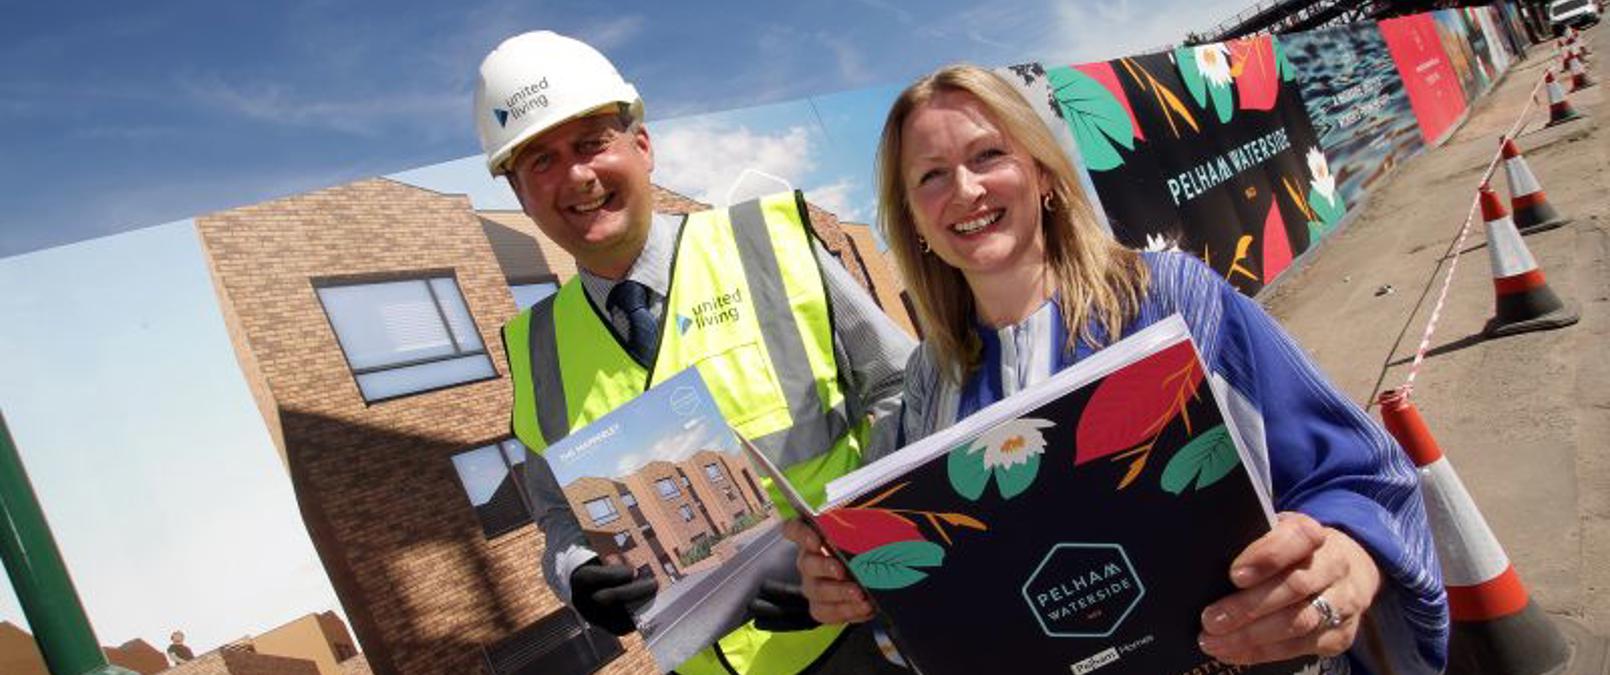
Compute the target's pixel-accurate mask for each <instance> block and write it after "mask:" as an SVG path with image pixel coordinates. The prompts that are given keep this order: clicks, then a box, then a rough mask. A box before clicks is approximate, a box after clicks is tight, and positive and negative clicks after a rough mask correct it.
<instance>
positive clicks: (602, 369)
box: [503, 192, 867, 675]
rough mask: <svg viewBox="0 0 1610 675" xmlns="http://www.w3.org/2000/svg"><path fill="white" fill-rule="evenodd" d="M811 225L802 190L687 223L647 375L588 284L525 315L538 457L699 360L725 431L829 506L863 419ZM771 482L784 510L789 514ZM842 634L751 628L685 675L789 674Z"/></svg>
mask: <svg viewBox="0 0 1610 675" xmlns="http://www.w3.org/2000/svg"><path fill="white" fill-rule="evenodd" d="M808 220H809V217H808V216H807V215H806V210H805V203H804V199H803V197H801V196H800V195H799V194H798V193H797V192H796V193H783V194H778V195H772V196H769V197H764V198H761V199H758V200H754V201H749V202H745V203H743V204H738V205H736V206H733V207H731V208H729V209H716V210H711V211H704V212H701V213H695V214H691V215H689V216H688V217H687V219H686V220H685V221H684V223H683V226H682V229H681V232H680V233H679V234H678V236H677V245H676V253H675V257H674V258H673V259H672V264H671V288H670V291H669V295H668V297H667V298H666V304H665V310H664V312H663V313H662V315H661V319H660V338H659V352H658V355H657V357H656V359H655V362H654V363H653V364H652V365H651V366H650V367H648V368H644V367H643V365H641V364H639V363H637V362H636V361H635V360H634V359H633V358H632V357H631V356H630V355H629V354H628V353H627V351H626V348H625V346H624V345H623V344H622V342H621V339H620V338H619V337H617V336H616V335H615V333H614V331H612V330H611V329H610V326H609V321H608V318H607V317H604V316H601V315H600V313H599V310H598V309H596V308H594V307H593V305H592V303H591V302H589V301H588V299H587V297H586V292H585V291H584V290H583V289H582V286H581V281H580V279H571V280H570V281H569V282H567V283H566V284H565V285H564V286H563V287H561V288H560V289H559V292H557V293H555V294H554V295H553V296H551V297H549V298H545V299H544V300H543V301H542V302H539V303H538V304H537V305H535V306H533V307H532V308H531V309H528V310H526V311H524V312H521V313H520V314H519V315H517V316H516V317H515V318H514V319H513V320H511V321H510V322H509V323H508V324H507V325H505V326H504V327H503V339H504V344H505V346H506V347H507V352H508V355H509V371H510V373H511V376H512V377H513V379H514V413H513V426H514V432H515V435H516V436H518V437H519V439H520V441H521V442H523V443H525V445H526V447H528V448H530V449H531V450H532V451H533V452H536V453H538V454H541V453H542V452H543V451H544V450H545V449H546V448H547V447H548V445H550V444H552V443H555V442H557V441H558V440H559V439H561V438H564V437H565V436H566V435H568V434H569V433H570V432H571V431H573V430H575V429H579V428H581V427H583V426H585V425H587V424H588V423H590V422H592V421H593V420H595V419H597V418H599V417H601V416H603V415H604V414H605V413H608V412H609V411H611V410H613V409H615V408H616V407H618V406H620V405H623V404H625V403H626V402H627V401H630V400H632V399H633V398H635V397H637V396H638V395H639V394H642V393H643V391H644V390H645V389H647V388H648V387H650V386H653V385H655V384H658V383H659V382H661V381H663V380H665V379H667V378H669V377H671V376H672V375H675V374H676V373H678V372H681V371H682V370H684V369H686V368H688V367H689V366H694V367H697V368H698V369H699V374H700V376H701V377H703V379H704V381H705V383H706V384H707V385H708V387H709V390H710V393H711V395H712V397H713V398H714V399H715V401H716V404H717V406H718V407H720V408H721V413H722V416H723V417H725V418H726V420H727V423H728V424H730V425H731V426H732V428H733V429H734V430H736V431H737V432H738V433H740V434H743V435H744V437H745V438H748V439H749V440H750V441H752V442H753V443H754V444H755V445H756V446H757V447H759V448H760V449H761V450H762V451H763V452H765V453H766V455H767V456H768V457H769V458H770V459H771V460H772V461H773V462H774V463H776V464H777V465H778V466H781V467H784V473H785V474H786V475H787V476H788V478H789V481H790V482H791V483H792V484H793V485H794V486H795V487H796V488H798V489H799V491H800V492H801V494H803V495H805V497H806V499H807V500H809V501H810V502H812V503H814V504H820V503H821V502H822V501H823V500H824V498H825V496H826V489H827V483H828V482H829V481H831V480H832V479H834V478H837V477H839V476H842V475H844V474H845V473H848V472H849V471H850V470H852V469H854V468H856V467H857V466H859V465H860V460H861V448H862V445H863V444H864V442H865V441H866V436H867V425H866V422H865V420H864V419H863V420H850V419H848V412H847V410H848V409H849V406H848V405H847V403H846V396H847V395H848V394H847V392H846V391H845V389H844V387H843V385H842V383H841V382H840V380H839V369H838V362H837V359H836V358H835V356H834V351H833V331H832V324H831V321H830V319H829V313H828V298H827V290H826V286H825V285H824V282H823V279H822V272H821V270H820V269H819V268H818V267H817V260H816V256H815V254H814V253H813V252H812V249H811V237H812V236H813V234H812V233H811V230H810V228H809V226H808V225H807V222H808ZM561 328H562V329H561ZM534 364H535V366H536V367H534ZM764 482H765V483H766V488H767V491H768V492H770V493H771V496H772V501H773V503H775V504H777V505H778V509H779V511H780V513H781V514H782V515H783V516H784V517H787V516H789V515H792V511H791V510H790V509H789V508H788V506H787V502H786V501H784V500H783V499H781V497H780V495H779V494H778V493H777V491H776V489H775V487H773V486H772V485H771V484H770V481H769V480H767V481H764ZM841 633H842V627H841V626H823V627H820V628H816V629H814V630H808V631H792V632H785V633H771V632H767V631H762V630H759V629H757V628H755V627H754V624H753V623H749V624H745V625H744V626H742V627H740V628H738V629H737V630H735V631H733V632H732V633H729V634H728V635H727V636H725V637H723V638H722V639H721V640H720V641H719V642H717V644H716V645H715V647H714V648H712V649H706V650H704V651H702V652H700V653H699V654H697V655H695V656H694V657H693V658H691V659H689V660H688V661H687V662H685V663H683V664H682V665H680V666H678V668H677V672H679V673H682V674H683V675H705V674H706V673H709V674H712V675H716V674H725V673H729V672H733V673H742V674H746V675H773V674H777V675H793V674H795V673H800V672H802V671H804V670H805V669H807V668H809V667H810V666H811V665H812V664H813V663H815V662H816V661H818V660H819V659H821V658H822V657H823V656H824V655H826V654H827V652H828V651H829V649H830V648H831V647H832V646H833V644H834V642H835V641H836V640H837V638H838V637H839V635H840V634H841Z"/></svg>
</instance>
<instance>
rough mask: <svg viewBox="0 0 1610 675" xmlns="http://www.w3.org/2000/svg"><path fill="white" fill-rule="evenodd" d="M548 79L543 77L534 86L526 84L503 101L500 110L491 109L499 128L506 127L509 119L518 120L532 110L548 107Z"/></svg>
mask: <svg viewBox="0 0 1610 675" xmlns="http://www.w3.org/2000/svg"><path fill="white" fill-rule="evenodd" d="M547 91H548V78H547V77H546V76H544V77H543V78H542V79H541V80H539V81H537V83H536V84H528V85H525V86H523V87H520V88H519V89H516V90H514V93H512V94H509V97H508V98H506V99H504V100H503V107H502V108H493V109H492V117H493V118H494V119H496V120H497V121H498V126H499V127H506V126H508V124H509V119H510V118H514V119H520V118H521V117H523V116H524V115H525V114H526V113H528V112H531V109H532V108H546V107H548V94H547Z"/></svg>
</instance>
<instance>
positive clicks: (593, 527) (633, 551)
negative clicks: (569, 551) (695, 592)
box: [563, 450, 773, 586]
mask: <svg viewBox="0 0 1610 675" xmlns="http://www.w3.org/2000/svg"><path fill="white" fill-rule="evenodd" d="M563 489H564V492H565V497H566V499H568V500H569V502H570V507H571V510H572V511H574V512H575V513H576V517H577V518H578V519H579V520H580V521H581V523H582V529H583V530H584V531H585V532H586V534H587V538H588V541H589V542H590V544H591V546H592V549H593V550H594V551H597V552H598V554H599V555H600V556H602V557H603V558H604V559H605V560H606V561H608V562H610V563H613V564H617V565H625V566H627V567H631V568H633V569H636V570H637V571H638V576H639V577H644V576H650V575H652V576H654V577H655V578H657V579H658V580H659V582H660V584H661V585H662V586H663V585H665V584H670V583H674V582H677V581H680V580H681V579H682V578H683V577H686V576H687V575H688V574H690V573H693V572H696V571H702V570H705V569H708V568H711V567H714V566H716V565H718V564H720V562H721V561H723V560H725V559H727V558H728V557H729V556H731V555H732V554H733V553H735V552H736V551H735V550H734V549H733V547H730V546H721V545H720V544H721V543H722V542H723V541H724V540H725V539H726V538H727V537H729V536H731V535H735V534H738V533H739V532H742V531H745V530H748V529H749V528H751V527H754V526H755V525H757V524H759V523H760V522H761V521H763V520H765V519H766V517H767V516H769V515H771V513H772V511H773V507H772V505H771V503H770V502H768V501H766V498H765V497H764V493H763V492H762V491H761V489H760V481H759V479H758V478H757V477H756V476H755V474H754V472H753V470H752V469H750V467H749V465H747V464H745V463H743V461H742V460H740V459H738V458H735V457H732V456H730V455H727V454H724V453H721V452H717V451H713V450H701V451H698V452H696V453H694V454H693V455H691V456H690V457H689V458H688V459H686V460H684V461H682V462H677V463H671V462H666V461H655V462H649V463H648V464H645V465H643V466H642V467H640V468H638V469H637V470H636V471H633V472H632V473H631V474H629V475H626V476H622V477H620V478H619V479H611V478H605V477H598V476H587V477H582V478H577V479H575V480H573V481H571V482H570V483H569V484H567V485H565V486H564V487H563Z"/></svg>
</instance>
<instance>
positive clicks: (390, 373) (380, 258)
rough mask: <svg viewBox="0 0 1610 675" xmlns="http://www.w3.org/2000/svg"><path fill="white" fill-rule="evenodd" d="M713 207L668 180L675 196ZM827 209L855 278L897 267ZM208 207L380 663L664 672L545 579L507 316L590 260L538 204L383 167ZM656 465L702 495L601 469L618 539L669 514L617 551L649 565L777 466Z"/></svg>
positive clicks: (356, 629)
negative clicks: (596, 625)
mask: <svg viewBox="0 0 1610 675" xmlns="http://www.w3.org/2000/svg"><path fill="white" fill-rule="evenodd" d="M702 208H705V206H704V205H702V204H699V203H697V202H694V201H692V200H689V199H687V198H685V197H682V196H680V195H677V194H675V193H672V192H670V191H667V190H663V189H659V188H656V193H655V209H656V211H657V212H660V213H664V214H673V215H674V214H682V213H687V212H690V211H693V210H698V209H702ZM812 213H813V215H814V216H815V222H814V223H813V225H814V226H815V227H816V228H817V230H818V232H819V233H820V234H821V238H822V240H823V241H824V242H825V243H826V245H827V247H828V248H829V249H830V250H831V251H833V254H834V256H835V257H836V258H838V259H839V260H840V261H842V262H844V263H845V264H847V265H849V266H851V271H852V275H853V276H854V277H855V278H856V279H858V280H860V281H862V282H863V283H867V282H868V280H869V279H872V278H874V277H875V276H878V275H876V274H872V273H869V272H868V270H867V269H866V267H865V260H866V259H868V258H874V257H876V256H879V254H878V253H877V252H876V251H875V250H860V249H859V248H858V247H857V242H856V240H855V239H854V238H853V237H852V236H847V235H846V233H845V232H843V231H841V229H840V228H839V225H838V221H837V219H836V218H833V217H832V214H829V213H827V212H825V211H821V210H820V209H815V208H813V209H812ZM195 225H196V230H197V232H198V235H199V237H200V240H201V243H202V248H203V250H204V252H205V254H206V257H207V264H208V268H209V272H210V274H211V277H212V280H213V284H214V287H215V290H216V292H217V294H218V298H219V305H220V309H221V313H222V316H223V319H224V323H225V325H226V327H227V329H228V332H229V336H230V340H231V342H232V343H233V346H234V348H235V353H236V357H237V360H238V362H239V365H240V367H241V370H242V372H243V374H244V376H245V379H246V381H247V384H248V386H249V388H250V389H251V391H252V394H253V396H254V399H255V401H256V403H257V406H258V409H259V412H260V413H261V414H262V416H263V419H264V421H265V424H266V426H267V429H268V432H269V435H270V437H271V438H272V440H273V442H274V444H275V446H276V448H277V450H278V451H279V452H280V454H281V459H282V460H283V461H284V462H285V465H286V467H287V470H288V472H289V475H290V477H291V483H292V486H293V488H294V490H295V493H296V496H297V508H298V509H299V511H300V514H301V517H302V520H303V522H304V524H305V526H306V527H307V530H308V533H309V535H310V537H311V539H312V541H313V544H314V547H315V549H316V550H317V552H318V554H319V556H320V560H321V562H322V563H323V567H324V569H325V572H326V574H327V575H328V577H329V579H330V582H331V585H332V586H333V587H334V588H335V590H336V594H337V596H338V598H339V599H340V601H341V604H342V607H343V609H344V610H345V612H346V614H347V616H348V618H349V619H350V621H351V628H352V631H353V633H354V635H355V636H356V638H357V641H358V643H359V645H360V646H361V647H362V650H363V653H364V654H363V656H364V657H365V658H366V660H367V662H368V664H369V667H370V668H372V669H373V671H374V672H376V673H455V674H457V673H475V672H490V673H535V672H541V673H554V674H562V673H588V672H602V673H649V672H653V671H654V668H653V664H652V661H651V660H650V659H649V657H648V654H647V652H646V650H644V649H642V646H641V641H640V640H639V639H638V638H637V637H636V636H628V637H626V638H621V639H616V638H614V637H612V636H609V635H607V634H604V633H602V632H600V631H596V630H590V629H588V628H587V627H586V626H585V625H583V624H582V623H580V622H579V621H578V620H577V618H576V616H575V613H574V612H571V611H568V610H566V609H564V607H563V605H562V603H560V601H559V600H558V598H556V597H555V596H554V595H553V594H552V592H550V591H549V589H548V588H547V585H546V584H545V583H544V582H543V580H542V574H541V568H540V562H539V561H540V560H541V557H542V547H543V541H542V535H541V533H540V532H538V531H537V529H536V527H535V526H534V525H533V524H532V523H531V520H530V516H529V511H528V507H527V500H526V497H525V495H524V494H523V485H522V483H521V480H520V475H521V473H520V472H521V471H522V470H523V466H524V461H525V457H526V455H527V453H528V451H527V450H526V449H525V448H524V447H522V446H521V444H520V443H519V442H517V441H516V440H514V439H513V438H512V436H511V434H510V430H509V419H508V415H509V413H508V411H509V408H510V404H511V392H510V389H509V381H508V373H507V367H506V365H505V358H504V348H503V344H502V341H501V338H500V334H499V327H500V326H502V324H503V323H504V322H505V321H507V320H508V319H510V318H511V317H513V316H514V314H515V313H516V312H517V311H519V309H520V308H521V307H524V306H529V305H530V304H531V303H533V302H535V301H536V300H537V299H539V298H541V297H543V296H545V295H547V294H549V293H552V292H553V290H554V289H555V288H557V286H558V285H559V284H561V283H563V282H564V281H566V280H567V279H569V278H570V277H572V276H573V275H574V274H575V262H574V261H573V260H572V259H571V258H570V257H569V256H568V255H566V254H565V253H564V251H563V250H561V249H559V248H558V247H557V246H556V245H554V244H553V243H552V242H550V241H548V240H547V239H546V238H545V237H543V236H542V235H541V234H540V232H539V231H538V229H537V227H536V225H535V224H534V223H532V222H531V220H530V219H528V218H527V217H526V216H525V215H524V214H523V213H520V212H515V211H478V210H476V209H475V208H474V206H473V205H472V203H471V201H470V199H469V197H467V196H465V195H458V194H444V193H439V192H434V191H431V190H427V189H422V188H419V187H414V186H411V185H407V184H404V183H401V182H398V181H394V180H390V179H383V178H375V179H368V180H361V181H357V182H353V183H348V184H345V185H339V186H335V187H331V188H328V189H324V190H318V191H314V192H309V193H304V194H299V195H294V196H290V197H286V198H282V199H276V200H272V201H268V202H264V203H260V204H254V205H250V206H245V207H241V208H237V209H231V210H228V211H223V212H219V213H214V214H209V215H205V216H200V217H198V218H196V219H195ZM878 262H882V261H881V260H878ZM880 271H881V270H880ZM885 278H886V277H885ZM872 290H873V291H874V293H875V297H878V295H877V291H878V290H879V289H877V288H876V287H875V286H874V287H873V288H872ZM887 293H888V289H884V293H883V296H882V297H889V296H888V295H887ZM886 309H887V310H890V311H892V312H893V313H895V314H896V315H897V316H898V317H899V319H900V320H906V318H905V317H904V316H903V315H904V311H903V308H901V307H886ZM907 325H909V324H907ZM712 464H713V465H714V472H715V473H714V474H712V473H707V472H708V471H711V469H710V465H712ZM657 470H662V474H661V477H667V476H674V479H673V484H674V486H675V487H676V488H677V489H678V491H679V492H680V493H681V494H682V496H683V501H682V502H678V503H677V507H673V508H672V509H671V510H670V511H666V512H665V513H666V514H667V515H665V516H664V517H665V518H666V519H667V524H664V525H662V524H659V523H658V522H657V521H656V520H655V518H656V516H651V515H649V513H648V511H649V510H648V509H645V508H644V507H643V503H644V502H646V501H647V499H646V496H647V495H656V494H658V493H657V492H656V491H654V490H657V489H658V488H656V487H655V484H654V483H652V482H651V483H648V484H647V486H646V487H639V486H633V485H630V484H626V486H625V489H623V488H622V486H621V484H616V485H604V486H596V489H597V490H598V493H597V494H600V495H604V494H610V491H611V490H613V491H614V492H613V494H612V495H611V499H613V500H616V501H615V508H616V509H617V513H618V514H619V515H620V519H619V524H617V525H615V527H614V529H607V528H605V529H600V532H608V533H609V535H610V540H611V541H613V539H614V537H615V535H617V534H619V533H621V532H624V531H626V530H625V528H626V526H627V524H628V523H633V524H640V525H638V526H643V527H648V526H651V527H652V529H653V533H654V535H655V536H654V537H647V536H646V534H647V533H646V532H645V531H643V530H637V531H635V532H632V533H630V534H629V537H630V539H629V540H623V541H622V543H621V545H620V546H618V547H617V548H618V549H619V550H611V551H610V553H611V554H619V555H623V556H625V558H626V559H627V560H630V561H633V562H635V563H636V564H635V565H634V567H641V566H642V565H643V564H649V565H650V566H651V568H652V570H653V571H654V573H655V574H657V575H658V574H670V572H668V571H667V566H666V565H665V564H662V563H664V562H665V561H667V560H668V561H669V562H670V567H672V568H674V569H677V570H682V569H683V562H682V560H680V559H679V557H678V555H677V553H678V552H679V551H681V552H690V551H693V550H694V549H695V544H696V539H697V538H698V534H699V532H698V531H695V530H696V529H697V528H694V526H693V524H694V523H696V524H697V525H698V527H699V528H703V529H702V530H701V531H702V532H704V533H705V534H704V536H705V537H707V538H709V537H714V536H715V535H716V533H718V532H726V531H728V530H730V528H731V526H732V524H733V523H735V522H737V521H738V520H739V519H741V518H743V517H744V514H754V513H758V512H759V511H757V509H764V508H765V507H764V506H761V505H763V504H764V500H763V499H762V498H761V497H760V495H759V491H758V490H757V489H756V487H757V486H758V484H759V481H758V480H755V479H754V478H753V476H752V475H750V474H748V473H747V469H746V468H743V467H738V466H735V465H734V464H732V463H730V462H727V461H726V460H723V459H720V458H719V457H718V458H714V459H712V458H709V457H703V456H695V457H692V458H690V459H689V460H687V461H685V462H683V463H681V464H679V465H676V466H668V467H661V468H660V469H657ZM717 475H719V476H720V478H719V479H718V478H716V477H715V476H717ZM645 480H646V478H645ZM655 480H658V478H656V479H655ZM684 480H685V481H686V482H684ZM644 490H650V491H644ZM628 491H629V492H630V493H631V494H635V495H637V500H638V504H639V505H638V506H632V505H629V504H626V503H625V501H624V495H625V494H627V493H628ZM729 491H730V496H729ZM740 503H741V504H742V507H741V508H739V504H740ZM682 505H686V506H687V507H688V508H689V510H690V511H691V512H692V513H693V515H694V516H695V517H694V518H692V519H690V520H683V519H682V516H683V514H682V509H681V508H679V507H680V506H682ZM717 505H719V507H718V506H717ZM584 509H585V507H583V508H582V509H578V513H586V511H585V510H584ZM634 509H635V511H634ZM638 515H641V516H642V517H641V518H638V517H637V516H638ZM678 523H680V525H678ZM655 539H657V540H658V541H654V540H655ZM656 547H659V549H663V550H657V549H656ZM716 549H717V550H716V551H714V554H715V555H719V554H720V551H719V549H720V547H719V546H717V547H716Z"/></svg>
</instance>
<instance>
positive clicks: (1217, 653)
mask: <svg viewBox="0 0 1610 675" xmlns="http://www.w3.org/2000/svg"><path fill="white" fill-rule="evenodd" d="M1230 581H1231V582H1232V583H1234V584H1235V586H1236V588H1239V589H1241V590H1239V591H1237V592H1235V593H1232V594H1230V595H1229V596H1226V597H1225V598H1223V599H1221V600H1219V601H1218V602H1215V603H1213V604H1212V605H1209V606H1208V608H1207V609H1206V610H1203V612H1202V634H1201V636H1199V638H1198V640H1199V642H1200V644H1201V646H1202V651H1204V652H1207V654H1208V655H1209V656H1212V657H1213V658H1216V659H1218V660H1220V661H1223V662H1225V663H1233V664H1250V663H1264V662H1269V661H1283V660H1286V659H1292V658H1296V657H1299V656H1304V655H1309V654H1317V655H1320V656H1335V655H1338V654H1341V653H1342V652H1345V651H1347V649H1348V648H1349V647H1352V646H1353V639H1354V638H1355V637H1356V636H1357V634H1358V626H1359V619H1360V617H1362V616H1363V614H1364V612H1365V611H1367V610H1368V609H1369V608H1370V603H1371V602H1372V601H1373V600H1374V599H1375V592H1376V590H1377V589H1379V588H1380V586H1381V572H1380V570H1379V569H1378V568H1377V567H1376V566H1375V560H1374V559H1372V558H1371V557H1370V554H1369V553H1368V552H1367V551H1365V550H1364V548H1363V547H1361V546H1359V544H1358V542H1356V541H1353V539H1352V537H1349V536H1347V535H1346V534H1344V533H1342V532H1341V531H1339V530H1335V529H1332V528H1329V527H1324V526H1322V525H1320V524H1319V523H1318V522H1315V521H1314V519H1313V518H1310V517H1308V516H1306V515H1303V514H1301V513H1282V514H1280V521H1279V522H1278V523H1276V524H1275V527H1274V529H1273V530H1271V531H1270V532H1269V533H1268V534H1266V535H1264V536H1262V537H1260V538H1259V539H1258V540H1257V541H1254V542H1252V544H1251V545H1249V546H1247V548H1246V550H1243V551H1242V552H1241V555H1239V556H1237V557H1236V559H1235V562H1233V563H1231V564H1230ZM1327 605H1328V607H1329V608H1330V610H1331V613H1330V614H1329V615H1327V614H1326V612H1325V608H1326V606H1327Z"/></svg>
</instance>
